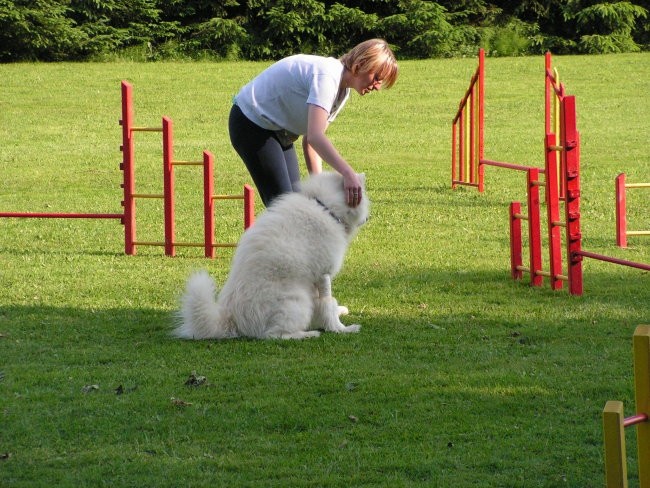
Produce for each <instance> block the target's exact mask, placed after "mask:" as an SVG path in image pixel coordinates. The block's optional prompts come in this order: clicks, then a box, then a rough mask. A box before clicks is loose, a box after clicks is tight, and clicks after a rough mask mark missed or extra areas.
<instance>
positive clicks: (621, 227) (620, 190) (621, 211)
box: [615, 173, 650, 247]
mask: <svg viewBox="0 0 650 488" xmlns="http://www.w3.org/2000/svg"><path fill="white" fill-rule="evenodd" d="M625 181H626V178H625V173H621V174H619V175H618V176H617V177H616V180H615V187H616V245H617V246H618V247H627V236H650V230H627V189H628V188H630V189H631V188H650V183H626V182H625Z"/></svg>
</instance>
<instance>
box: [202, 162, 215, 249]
mask: <svg viewBox="0 0 650 488" xmlns="http://www.w3.org/2000/svg"><path fill="white" fill-rule="evenodd" d="M213 176H214V156H213V155H212V153H211V152H209V151H203V221H204V230H205V257H206V258H214V256H215V248H214V200H213V199H212V195H214V178H213Z"/></svg>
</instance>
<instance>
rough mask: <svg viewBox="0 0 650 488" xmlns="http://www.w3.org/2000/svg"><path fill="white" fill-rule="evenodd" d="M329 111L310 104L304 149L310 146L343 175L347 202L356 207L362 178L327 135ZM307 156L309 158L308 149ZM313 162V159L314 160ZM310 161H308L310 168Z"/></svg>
mask: <svg viewBox="0 0 650 488" xmlns="http://www.w3.org/2000/svg"><path fill="white" fill-rule="evenodd" d="M327 117H328V114H327V111H326V110H325V109H323V108H321V107H319V106H317V105H311V104H310V105H309V108H308V112H307V134H305V135H304V136H303V149H304V148H305V146H309V148H310V149H313V150H314V151H315V152H316V153H317V154H318V155H319V156H320V157H321V158H322V159H324V160H325V162H327V164H329V165H330V166H331V167H332V168H334V169H335V170H336V171H338V172H339V173H341V175H343V186H344V188H345V190H346V192H347V202H348V205H350V206H351V207H356V206H357V205H358V204H359V202H360V201H361V180H360V179H359V176H358V175H357V173H356V172H355V171H354V169H353V168H352V166H350V165H349V164H348V162H347V161H346V160H345V159H343V158H342V157H341V155H340V154H339V152H338V151H337V150H336V148H335V147H334V144H332V142H331V141H330V140H329V139H328V138H327V136H326V135H325V129H327V126H328V122H327ZM305 157H306V158H309V156H308V151H307V152H306V153H305ZM312 162H313V160H312ZM309 164H310V162H307V165H308V168H309Z"/></svg>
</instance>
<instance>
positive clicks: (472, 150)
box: [467, 83, 477, 183]
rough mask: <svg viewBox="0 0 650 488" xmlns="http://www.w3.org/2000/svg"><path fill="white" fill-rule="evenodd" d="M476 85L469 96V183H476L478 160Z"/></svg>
mask: <svg viewBox="0 0 650 488" xmlns="http://www.w3.org/2000/svg"><path fill="white" fill-rule="evenodd" d="M476 91H477V89H476V83H474V84H472V91H471V92H470V95H469V100H468V101H469V175H468V178H467V181H469V182H470V183H474V182H475V179H474V176H475V175H474V160H475V159H476V146H475V143H476V140H475V132H476V129H475V127H476V113H475V111H474V108H475V105H476V97H475V93H476Z"/></svg>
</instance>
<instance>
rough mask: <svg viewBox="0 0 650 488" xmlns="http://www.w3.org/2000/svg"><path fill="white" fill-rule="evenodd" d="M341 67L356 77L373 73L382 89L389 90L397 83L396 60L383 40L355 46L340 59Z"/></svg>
mask: <svg viewBox="0 0 650 488" xmlns="http://www.w3.org/2000/svg"><path fill="white" fill-rule="evenodd" d="M340 60H341V62H342V63H343V66H345V67H346V68H347V69H348V70H350V71H351V72H352V74H354V75H356V74H359V73H370V72H373V73H375V76H377V78H378V79H379V80H381V81H382V87H384V88H390V87H391V86H393V85H394V84H395V81H397V74H398V69H397V60H396V59H395V54H393V51H392V50H391V48H390V46H389V45H388V43H387V42H386V41H384V40H383V39H369V40H367V41H363V42H362V43H360V44H357V45H356V46H355V47H353V48H352V49H351V50H350V51H348V52H347V53H346V54H344V55H343V56H341V58H340Z"/></svg>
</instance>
